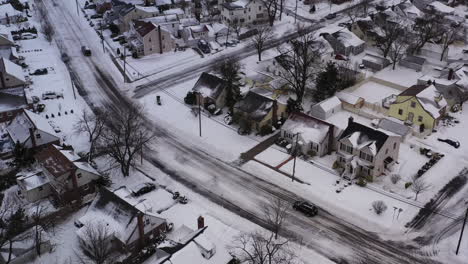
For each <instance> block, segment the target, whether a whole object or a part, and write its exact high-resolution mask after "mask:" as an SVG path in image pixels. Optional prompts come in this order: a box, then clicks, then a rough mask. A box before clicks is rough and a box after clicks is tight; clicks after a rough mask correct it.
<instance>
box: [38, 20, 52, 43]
mask: <svg viewBox="0 0 468 264" xmlns="http://www.w3.org/2000/svg"><path fill="white" fill-rule="evenodd" d="M41 28H42V33H43V34H44V36H45V38H46V40H47V41H49V42H52V40H53V39H54V35H55V30H54V27H53V26H52V25H51V24H50V22H49V20H48V19H46V20H43V21H42V25H41Z"/></svg>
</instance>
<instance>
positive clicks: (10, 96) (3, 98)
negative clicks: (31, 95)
mask: <svg viewBox="0 0 468 264" xmlns="http://www.w3.org/2000/svg"><path fill="white" fill-rule="evenodd" d="M32 107H33V105H32V103H29V102H28V100H27V99H26V95H25V93H24V89H23V88H10V89H2V90H0V123H3V122H8V121H11V120H13V118H15V116H16V115H17V114H19V113H21V111H22V109H31V108H32Z"/></svg>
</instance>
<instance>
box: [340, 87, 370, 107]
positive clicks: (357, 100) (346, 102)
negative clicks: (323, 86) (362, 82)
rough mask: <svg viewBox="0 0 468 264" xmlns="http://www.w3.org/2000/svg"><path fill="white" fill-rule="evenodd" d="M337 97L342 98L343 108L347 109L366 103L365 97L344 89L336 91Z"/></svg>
mask: <svg viewBox="0 0 468 264" xmlns="http://www.w3.org/2000/svg"><path fill="white" fill-rule="evenodd" d="M336 97H338V99H340V101H341V105H342V107H343V109H345V110H347V111H353V110H355V109H359V108H361V107H362V106H363V105H364V103H365V101H364V98H362V97H359V96H355V95H353V94H350V93H347V92H343V91H341V92H338V93H336Z"/></svg>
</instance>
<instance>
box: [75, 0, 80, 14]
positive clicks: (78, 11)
mask: <svg viewBox="0 0 468 264" xmlns="http://www.w3.org/2000/svg"><path fill="white" fill-rule="evenodd" d="M75 3H76V15H77V16H79V15H80V9H79V8H78V0H75Z"/></svg>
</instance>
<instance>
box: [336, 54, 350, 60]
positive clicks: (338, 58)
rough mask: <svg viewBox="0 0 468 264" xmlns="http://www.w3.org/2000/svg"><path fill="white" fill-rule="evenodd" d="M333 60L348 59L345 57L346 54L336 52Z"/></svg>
mask: <svg viewBox="0 0 468 264" xmlns="http://www.w3.org/2000/svg"><path fill="white" fill-rule="evenodd" d="M335 60H342V61H347V60H348V57H346V56H345V55H343V54H336V55H335Z"/></svg>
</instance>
